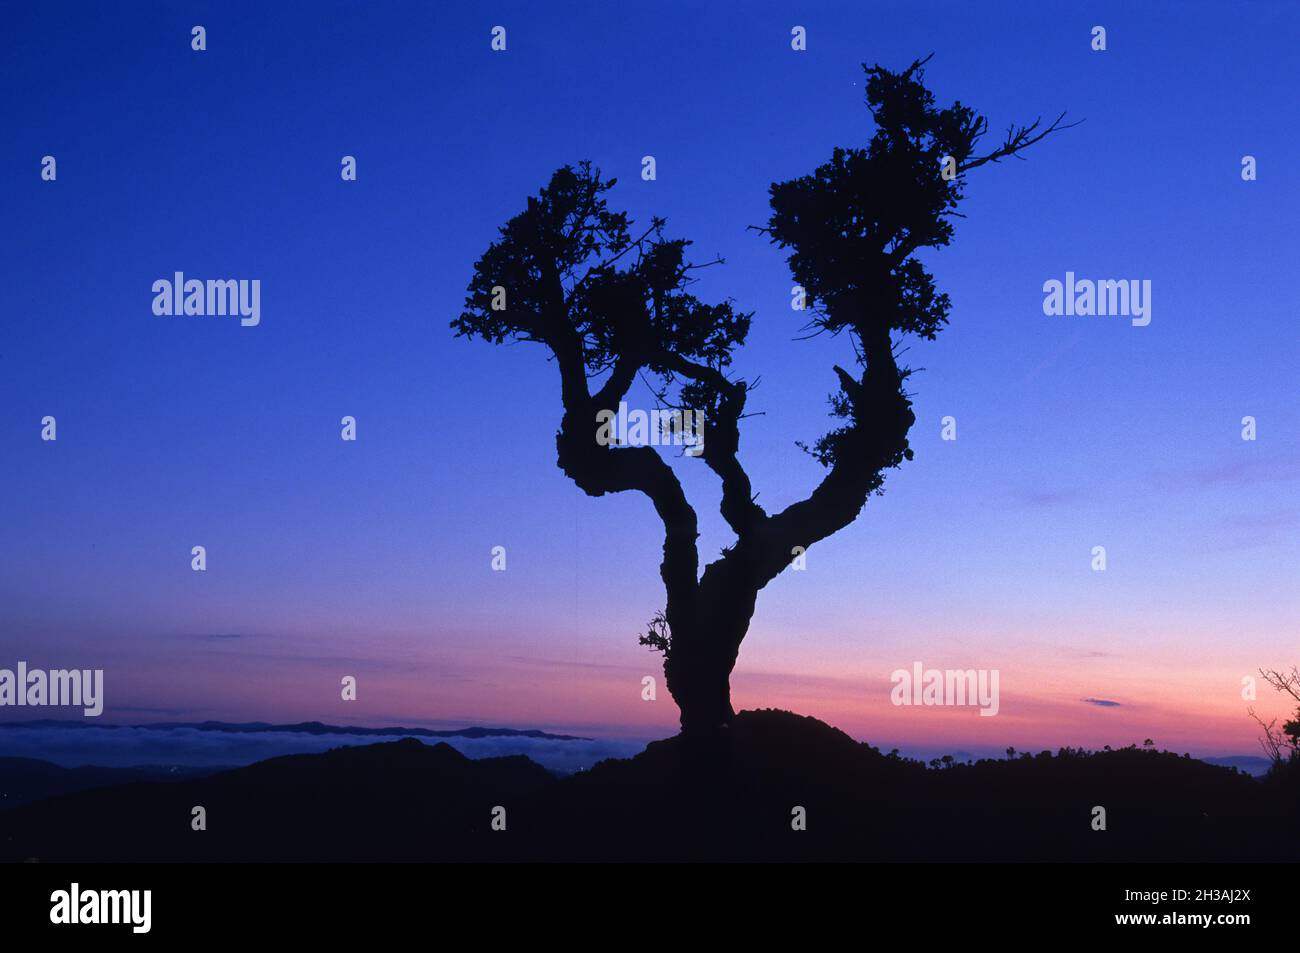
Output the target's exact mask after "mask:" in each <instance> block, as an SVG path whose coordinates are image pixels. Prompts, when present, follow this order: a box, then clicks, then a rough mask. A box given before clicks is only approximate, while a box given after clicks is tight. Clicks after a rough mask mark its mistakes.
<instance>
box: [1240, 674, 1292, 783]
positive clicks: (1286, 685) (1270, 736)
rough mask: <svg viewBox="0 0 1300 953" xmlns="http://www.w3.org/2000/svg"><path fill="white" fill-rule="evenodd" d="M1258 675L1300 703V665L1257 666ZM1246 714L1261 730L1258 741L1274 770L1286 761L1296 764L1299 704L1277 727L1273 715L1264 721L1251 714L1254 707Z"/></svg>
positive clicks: (1253, 713)
mask: <svg viewBox="0 0 1300 953" xmlns="http://www.w3.org/2000/svg"><path fill="white" fill-rule="evenodd" d="M1259 674H1260V677H1261V678H1263V679H1264V681H1266V682H1268V684H1269V685H1271V686H1272V687H1273V688H1275V689H1277V690H1278V691H1279V692H1282V693H1283V694H1285V695H1289V696H1290V697H1291V698H1292V699H1293V700H1294V701H1296V702H1300V668H1297V667H1295V666H1292V667H1291V671H1289V672H1283V671H1281V670H1277V671H1274V670H1270V669H1260V672H1259ZM1249 713H1250V716H1251V717H1252V718H1254V719H1255V721H1257V722H1258V723H1259V726H1260V727H1261V728H1263V729H1264V737H1263V738H1261V739H1260V740H1259V744H1260V747H1262V748H1263V749H1264V753H1265V754H1267V755H1268V758H1269V760H1270V761H1271V762H1273V769H1274V770H1275V771H1277V770H1280V769H1281V768H1282V766H1283V764H1284V763H1286V762H1291V763H1292V764H1296V763H1300V706H1297V708H1296V711H1295V715H1294V716H1293V717H1292V718H1291V720H1290V721H1284V722H1283V723H1282V727H1281V728H1278V726H1277V719H1276V718H1274V719H1271V720H1269V721H1267V722H1266V721H1264V719H1263V718H1261V717H1260V716H1259V715H1257V714H1255V709H1253V708H1251V709H1249Z"/></svg>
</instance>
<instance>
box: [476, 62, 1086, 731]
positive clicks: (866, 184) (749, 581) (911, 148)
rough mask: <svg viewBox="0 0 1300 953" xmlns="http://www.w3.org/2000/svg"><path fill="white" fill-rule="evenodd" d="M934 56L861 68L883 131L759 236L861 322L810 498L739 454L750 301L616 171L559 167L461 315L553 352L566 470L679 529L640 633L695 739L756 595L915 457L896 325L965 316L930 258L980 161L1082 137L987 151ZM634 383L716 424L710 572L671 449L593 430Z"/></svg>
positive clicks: (816, 176) (822, 306)
mask: <svg viewBox="0 0 1300 953" xmlns="http://www.w3.org/2000/svg"><path fill="white" fill-rule="evenodd" d="M925 62H926V61H925V60H921V61H918V62H915V63H913V64H912V65H911V66H910V67H908V68H907V69H906V70H903V71H902V72H891V71H889V70H886V69H884V68H882V67H879V66H875V67H870V68H867V67H864V69H865V71H866V78H867V84H866V96H867V106H868V108H869V109H870V111H871V114H872V116H873V118H874V119H875V126H876V128H875V133H874V135H873V136H872V137H871V139H870V141H869V143H868V145H867V146H866V148H855V149H836V150H834V152H833V153H832V155H831V159H830V161H829V162H827V163H826V164H825V165H822V166H820V167H818V168H817V169H816V170H814V171H813V172H812V173H811V174H809V175H806V176H803V177H801V178H798V179H794V180H792V181H789V182H782V183H779V184H774V185H773V186H772V188H771V207H772V215H771V218H770V220H769V222H768V224H767V226H766V227H764V228H761V229H759V231H760V232H763V233H764V234H766V235H767V236H768V237H769V238H770V240H771V241H772V242H774V243H776V244H777V245H778V246H780V247H781V248H783V249H786V250H788V251H789V257H788V261H789V264H790V268H791V270H792V272H793V273H794V277H795V279H796V281H798V282H799V284H800V285H802V286H803V288H804V289H805V291H806V295H807V304H808V308H809V311H810V313H811V315H812V322H811V323H812V325H813V327H814V328H815V329H816V330H818V331H825V332H829V333H831V334H841V333H847V334H848V335H849V336H850V337H851V339H852V342H853V345H854V353H855V355H856V362H857V364H856V367H855V368H854V369H853V370H852V371H848V370H845V369H844V368H841V367H839V366H836V367H834V368H833V370H834V372H835V375H836V378H837V379H838V391H837V392H836V393H835V394H834V395H833V396H832V398H831V407H832V412H833V415H834V416H835V417H836V418H837V419H839V420H840V421H842V423H841V424H840V425H839V426H837V427H836V428H835V429H833V430H831V431H830V432H829V433H827V434H825V435H824V436H822V437H821V438H820V439H818V440H817V441H816V442H815V443H814V444H813V445H812V446H811V447H808V448H805V449H808V451H809V452H810V453H811V454H812V455H813V456H814V457H815V458H816V459H817V460H818V461H819V462H820V463H821V464H822V465H823V466H825V467H826V468H827V473H826V475H825V477H824V478H823V479H822V481H821V482H820V484H819V485H818V486H817V487H816V488H815V489H814V490H813V491H812V493H811V494H810V495H809V496H808V497H807V498H806V499H804V500H801V501H799V502H796V503H794V504H793V505H791V506H788V507H786V508H785V509H783V510H781V511H780V512H776V513H768V512H766V511H765V510H764V508H763V507H762V506H760V505H759V503H758V502H757V496H756V494H755V493H754V490H753V487H752V486H751V484H750V478H749V475H748V474H747V473H746V471H745V468H744V467H743V466H742V465H741V462H740V459H739V445H740V429H739V424H740V421H741V419H742V418H743V417H744V416H745V408H746V400H747V398H748V395H749V392H750V390H751V389H752V384H751V383H749V382H747V381H745V380H743V379H739V378H736V377H734V376H732V375H731V374H730V373H729V367H730V364H731V359H732V353H733V351H734V350H735V349H736V348H738V347H740V346H741V345H743V344H744V342H745V338H746V335H747V334H748V332H749V328H750V321H751V318H752V313H746V312H741V311H737V310H735V309H734V308H733V307H732V305H731V304H730V303H729V302H723V303H721V304H707V303H705V302H703V301H701V300H699V299H698V298H697V297H695V296H694V295H693V294H692V293H691V291H690V287H691V285H692V284H693V283H694V281H695V272H696V270H697V269H698V268H701V267H706V266H708V265H712V264H718V263H720V261H712V262H705V263H694V262H692V261H690V260H689V259H688V257H687V254H686V253H687V249H688V247H689V245H690V244H691V243H690V242H689V241H686V240H683V239H680V238H669V237H667V236H666V235H665V233H664V227H665V222H664V220H662V219H659V218H655V219H652V220H651V222H650V224H649V226H648V227H647V228H645V229H644V230H642V231H640V232H634V231H633V228H632V225H633V223H632V222H631V221H630V220H629V218H628V216H627V215H626V214H625V213H622V212H617V211H613V210H611V209H610V208H609V205H608V202H607V199H606V194H607V193H608V191H609V189H610V188H611V187H612V186H613V185H614V180H612V179H604V178H602V177H601V174H600V172H599V171H598V170H596V169H594V168H593V167H592V166H591V165H590V163H587V162H583V163H580V164H578V165H577V166H576V167H572V166H565V167H564V168H561V169H559V170H558V171H556V172H555V173H554V175H552V176H551V180H550V182H549V184H548V185H547V186H546V187H545V188H543V189H542V190H541V191H540V192H539V193H538V194H537V195H536V196H534V197H531V198H529V200H528V204H527V207H526V208H525V209H524V211H523V212H521V213H519V214H518V215H516V216H515V217H513V218H511V219H510V220H509V221H508V222H507V223H506V224H505V225H504V226H503V227H502V228H501V229H500V235H499V237H498V238H497V240H496V241H494V242H493V243H492V244H491V245H490V246H489V247H488V249H487V251H486V252H485V253H484V254H483V256H482V257H481V258H480V259H479V260H478V262H477V263H476V264H475V266H474V275H473V279H472V280H471V282H470V285H469V291H468V294H467V296H466V302H465V310H464V312H463V313H462V314H461V316H460V317H459V318H458V319H456V320H455V321H453V322H452V327H453V328H454V329H455V330H456V332H457V335H458V336H469V337H480V338H483V339H484V340H487V341H491V342H493V343H496V344H501V343H504V342H507V341H511V342H513V341H533V342H537V343H541V344H543V345H545V346H546V347H547V348H548V349H549V351H550V352H551V354H552V355H553V356H554V359H555V362H556V365H557V367H558V369H559V373H560V386H561V398H562V401H563V406H564V413H563V416H562V418H561V421H560V428H559V432H558V433H557V435H556V450H557V455H558V463H559V466H560V468H561V469H562V470H563V471H564V472H565V473H566V474H567V475H568V476H569V477H570V478H571V479H572V480H573V481H574V483H576V484H577V485H578V487H580V488H581V489H582V490H583V491H584V492H586V493H587V494H589V495H591V496H602V495H604V494H606V493H618V492H623V491H627V490H635V491H639V492H641V493H643V494H645V495H646V496H647V497H648V498H649V499H650V502H651V503H652V504H653V506H654V508H655V511H656V513H657V514H658V516H659V518H660V520H661V521H662V522H663V527H664V546H663V561H662V563H661V566H660V575H661V576H662V577H663V582H664V586H665V589H666V593H667V602H666V605H665V607H664V609H663V611H662V612H661V613H659V614H657V615H656V616H655V618H654V619H653V620H652V621H651V624H650V627H649V629H650V630H649V632H648V633H647V634H646V635H644V636H643V637H642V639H641V641H642V642H643V644H646V645H649V646H651V647H652V648H655V649H658V650H660V651H662V652H663V654H664V674H665V678H666V681H667V685H668V688H669V691H670V692H671V693H672V696H673V698H674V700H675V701H676V702H677V704H678V707H679V708H680V710H681V723H682V728H683V729H685V730H688V729H692V728H696V727H713V726H718V725H723V724H726V723H728V722H729V721H730V720H731V719H732V717H733V711H732V707H731V693H730V683H729V682H730V675H731V671H732V668H733V667H734V665H735V662H736V655H737V652H738V650H739V648H740V643H741V641H742V640H743V639H744V637H745V633H746V632H747V631H748V628H749V624H750V619H751V618H752V616H753V613H754V607H755V602H756V600H757V596H758V592H759V590H761V589H762V588H763V587H764V586H766V585H767V584H768V583H769V582H770V581H771V580H772V579H773V578H774V577H776V576H777V575H778V574H779V573H780V572H781V571H782V570H783V569H785V568H786V567H787V566H788V565H789V564H790V563H791V560H792V557H793V556H794V555H795V554H796V553H798V552H800V551H802V550H804V549H807V547H809V546H811V545H812V544H813V543H815V542H817V541H818V540H821V539H824V538H826V537H827V536H830V535H831V534H833V533H835V532H837V531H838V530H840V529H843V528H844V527H845V526H848V525H849V524H850V523H852V522H853V520H854V519H856V518H857V516H858V514H859V512H860V511H861V509H862V507H863V505H864V504H865V503H866V501H867V499H868V497H869V496H870V495H871V494H872V493H876V492H879V491H880V489H881V487H882V485H883V483H884V473H885V471H886V470H888V469H890V468H892V467H897V466H898V465H899V464H900V463H901V462H902V461H903V460H905V459H910V458H911V456H912V451H911V450H910V449H909V447H908V440H907V434H908V430H909V429H910V428H911V426H912V423H913V421H914V419H915V418H914V416H913V414H912V408H911V402H910V400H909V399H908V395H907V394H906V392H905V391H904V382H905V380H906V379H907V377H908V374H909V370H908V369H907V368H904V367H900V366H899V364H898V363H897V360H896V351H895V348H896V346H897V341H896V337H897V338H901V337H902V336H903V335H906V334H912V335H916V336H917V337H920V338H924V339H927V340H930V339H933V338H934V336H935V335H936V334H937V333H938V332H939V330H940V329H941V328H942V327H943V325H944V324H945V323H946V322H947V319H948V311H949V300H948V296H947V295H945V294H939V293H937V292H936V291H935V287H934V280H933V278H932V276H931V275H930V273H929V272H928V271H926V269H925V267H924V266H923V265H922V264H921V263H920V261H919V260H917V258H915V257H914V256H915V253H916V252H918V251H920V250H921V249H923V248H939V247H942V246H944V245H947V244H948V243H949V241H950V240H951V238H952V231H953V230H952V222H951V219H952V217H953V216H955V215H957V207H958V204H959V203H960V201H961V199H962V196H963V193H964V190H965V185H966V173H968V172H969V171H970V170H972V169H974V168H977V167H979V166H982V165H985V164H988V163H994V162H997V161H999V160H1000V159H1003V158H1006V157H1008V156H1017V155H1019V153H1020V152H1022V151H1023V150H1024V149H1026V148H1027V147H1029V146H1031V145H1033V144H1034V143H1036V142H1038V141H1039V140H1041V139H1042V138H1043V137H1045V136H1047V135H1048V134H1050V133H1052V132H1054V131H1056V130H1057V129H1060V128H1064V127H1063V126H1062V125H1061V117H1058V119H1057V120H1056V121H1055V122H1053V123H1052V124H1050V125H1048V126H1046V127H1045V128H1040V124H1039V122H1038V121H1035V122H1034V123H1033V124H1031V125H1029V126H1024V127H1019V128H1017V127H1013V128H1011V129H1010V130H1008V132H1007V135H1006V137H1005V139H1004V140H1003V142H1002V143H1001V144H1000V145H999V146H997V147H996V148H994V149H992V150H991V151H989V152H987V153H984V154H981V155H977V154H976V152H975V150H976V147H977V144H978V143H979V141H980V140H981V138H982V137H983V136H984V134H985V132H986V131H987V129H988V123H987V121H986V120H985V119H984V118H983V117H982V116H980V115H978V114H977V113H975V112H974V110H972V109H970V108H969V107H966V106H963V105H961V104H960V103H955V104H953V105H951V106H948V107H947V108H943V109H939V108H937V107H936V106H935V102H934V97H933V96H932V94H931V93H930V92H929V90H928V89H926V87H925V85H924V83H923V66H924V63H925ZM945 168H946V170H947V172H948V173H949V174H948V175H945V174H944V172H945ZM638 377H641V378H642V379H644V380H647V381H648V382H649V383H650V384H651V387H652V389H653V390H654V393H655V395H656V397H657V399H658V400H659V401H660V403H661V404H663V405H664V406H667V407H674V408H679V409H680V408H691V409H694V410H697V411H699V410H702V411H703V412H704V415H705V421H706V427H707V439H706V440H705V441H704V442H703V443H704V446H703V450H702V453H700V459H702V460H703V461H704V463H705V465H707V466H708V467H709V469H710V470H712V471H713V472H714V473H715V474H716V475H717V477H718V479H719V480H720V481H721V484H722V503H721V512H722V516H723V517H724V518H725V520H726V521H727V523H728V525H729V526H730V528H731V529H732V531H733V532H734V533H735V537H736V540H735V543H734V544H733V545H732V546H730V547H729V548H727V549H725V550H723V552H722V554H721V557H720V558H718V559H716V560H714V561H713V562H711V563H709V564H708V565H707V566H705V567H704V569H703V571H702V572H701V569H700V557H699V553H698V551H697V547H696V541H697V537H698V535H699V534H698V530H697V521H696V513H695V510H694V509H693V508H692V507H691V505H690V503H689V502H688V501H687V499H686V496H685V494H684V493H683V490H682V486H681V483H680V482H679V481H678V479H677V476H676V474H675V473H674V471H673V469H672V467H671V466H670V465H669V464H668V463H667V462H666V461H665V460H664V459H663V457H661V456H660V454H659V452H658V451H657V450H655V449H654V448H653V447H650V446H639V447H635V446H621V447H610V446H602V445H601V444H600V443H599V442H598V441H597V440H596V439H595V435H596V420H597V416H596V415H597V413H598V412H599V411H602V410H612V409H614V408H616V407H617V406H618V404H619V402H620V401H621V400H623V398H624V397H625V396H626V395H627V393H628V390H629V388H630V387H631V386H632V384H633V383H634V382H635V381H636V380H637V378H638Z"/></svg>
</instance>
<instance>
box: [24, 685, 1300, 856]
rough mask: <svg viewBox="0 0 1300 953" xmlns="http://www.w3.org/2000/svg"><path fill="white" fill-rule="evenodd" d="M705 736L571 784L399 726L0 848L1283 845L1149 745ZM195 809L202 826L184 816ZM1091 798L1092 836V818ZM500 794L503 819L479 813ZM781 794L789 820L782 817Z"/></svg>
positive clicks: (1287, 809)
mask: <svg viewBox="0 0 1300 953" xmlns="http://www.w3.org/2000/svg"><path fill="white" fill-rule="evenodd" d="M705 737H706V738H707V740H705V741H691V740H689V736H677V737H674V738H670V739H667V740H665V741H658V742H654V743H652V744H650V745H649V746H648V747H647V748H646V750H645V751H644V752H642V753H641V754H639V755H637V756H636V757H634V758H630V759H623V760H608V761H604V762H601V763H600V764H598V765H596V766H595V767H594V768H593V769H592V770H590V771H587V772H582V773H579V774H577V775H573V776H571V777H568V778H557V777H556V776H554V775H552V774H550V773H548V772H547V771H546V770H544V769H543V768H541V767H540V766H539V765H537V764H535V763H534V762H532V761H530V760H528V759H527V758H524V757H521V756H515V757H508V758H488V759H483V760H478V761H474V760H470V759H468V758H466V757H464V756H463V755H461V754H460V753H458V752H457V751H456V750H454V749H453V748H451V747H450V746H449V745H447V744H442V743H440V744H436V745H432V746H430V745H426V744H424V743H422V742H419V741H415V740H413V739H405V740H402V741H395V742H389V743H381V744H374V745H365V746H361V747H352V748H339V749H335V750H332V751H329V752H327V753H324V754H309V755H291V756H287V757H281V758H273V759H271V760H269V761H264V762H260V763H258V764H255V765H251V766H249V767H246V768H240V769H237V770H233V771H227V772H223V773H220V774H215V775H211V776H209V777H204V778H199V779H195V780H189V781H180V782H176V783H171V784H160V783H153V782H150V783H132V784H127V785H122V786H118V787H112V788H106V789H101V790H97V791H86V792H81V793H75V794H69V795H66V796H62V797H57V798H53V799H51V800H47V801H44V802H41V803H37V804H31V805H28V806H26V807H20V808H17V809H15V810H11V811H6V812H4V813H0V858H3V859H5V860H11V861H12V860H22V859H27V858H36V859H39V860H42V861H60V860H91V861H95V860H125V861H236V860H249V861H290V860H305V861H316V860H320V861H324V860H411V861H416V860H524V859H555V860H670V859H753V860H801V859H805V860H806V859H826V860H1098V861H1101V860H1152V861H1156V860H1180V861H1181V860H1297V859H1300V819H1298V815H1300V812H1297V811H1296V807H1297V789H1296V787H1295V785H1294V784H1290V785H1289V786H1284V785H1282V784H1280V783H1279V784H1270V783H1264V782H1260V781H1257V780H1254V779H1252V778H1250V777H1248V776H1246V775H1244V774H1240V773H1237V772H1235V771H1233V770H1230V769H1227V768H1222V767H1216V766H1213V765H1208V764H1205V763H1203V762H1200V761H1196V760H1193V759H1191V758H1186V757H1181V756H1178V755H1174V754H1169V753H1165V752H1156V751H1150V750H1139V749H1136V748H1131V749H1124V750H1120V751H1109V752H1099V753H1086V752H1080V751H1073V750H1070V749H1064V750H1062V751H1061V752H1058V753H1057V754H1055V755H1052V754H1049V753H1047V752H1043V753H1042V754H1039V755H1035V756H1033V757H1018V758H1016V759H1014V760H1001V761H981V762H977V763H975V764H973V765H955V766H953V767H950V768H945V769H939V770H936V769H927V768H926V767H925V766H924V765H922V764H920V763H919V762H915V761H910V760H907V759H903V758H899V757H897V756H896V755H886V754H882V753H881V752H880V751H878V750H877V749H875V748H873V747H871V746H870V745H866V744H862V743H859V742H856V741H854V740H853V739H852V738H850V737H849V736H848V735H845V734H844V733H843V732H841V731H838V730H837V729H835V728H832V727H830V726H829V725H826V724H824V723H822V722H819V721H817V720H815V719H812V718H804V717H801V716H798V715H792V714H790V713H788V712H780V711H771V710H764V711H754V712H742V713H740V714H739V715H738V716H737V717H736V720H735V722H734V723H733V725H732V726H731V727H730V728H728V729H725V730H724V731H722V732H719V733H717V734H715V735H710V736H705ZM195 805H202V806H203V807H205V808H206V810H207V821H208V829H207V830H206V831H201V832H196V831H193V830H191V829H190V817H191V814H190V812H191V808H192V807H193V806H195ZM1096 805H1100V806H1102V807H1105V809H1106V812H1107V828H1108V829H1107V830H1105V831H1094V830H1093V829H1092V826H1091V820H1092V809H1093V807H1094V806H1096ZM498 806H499V807H503V808H505V811H506V822H507V824H506V830H504V831H494V830H492V827H491V822H492V811H493V809H494V808H496V807H498ZM796 806H797V807H802V808H804V810H805V811H806V815H807V830H804V831H794V830H792V829H791V818H792V810H793V809H794V808H795V807H796Z"/></svg>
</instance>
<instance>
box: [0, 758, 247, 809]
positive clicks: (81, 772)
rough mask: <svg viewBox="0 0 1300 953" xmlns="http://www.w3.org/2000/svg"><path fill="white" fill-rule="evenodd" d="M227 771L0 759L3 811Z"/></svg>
mask: <svg viewBox="0 0 1300 953" xmlns="http://www.w3.org/2000/svg"><path fill="white" fill-rule="evenodd" d="M222 770H225V769H224V768H189V767H178V766H173V765H149V766H140V767H131V768H102V767H94V766H87V767H79V768H63V767H60V766H59V765H57V764H51V763H50V762H49V761H41V760H39V759H37V758H0V810H6V809H8V808H13V807H18V806H20V805H23V804H28V803H31V802H33V801H40V800H44V799H45V798H49V797H55V796H56V795H59V794H70V793H72V792H74V791H85V790H89V789H91V788H103V787H108V786H110V785H113V784H129V783H131V782H132V781H169V782H174V781H180V780H183V779H186V778H196V777H200V776H202V775H205V774H212V773H214V772H216V771H222Z"/></svg>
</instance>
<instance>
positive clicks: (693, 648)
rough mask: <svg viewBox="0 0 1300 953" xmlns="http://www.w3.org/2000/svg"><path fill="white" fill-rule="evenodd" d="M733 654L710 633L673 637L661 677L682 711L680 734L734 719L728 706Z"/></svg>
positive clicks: (720, 640)
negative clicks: (670, 650)
mask: <svg viewBox="0 0 1300 953" xmlns="http://www.w3.org/2000/svg"><path fill="white" fill-rule="evenodd" d="M735 664H736V654H735V652H729V651H727V648H726V640H725V639H722V638H719V637H718V636H716V635H714V634H712V633H710V634H707V635H706V634H703V633H699V632H692V633H690V635H689V636H687V637H686V638H682V637H681V635H679V634H678V633H674V634H673V648H672V652H671V653H670V654H669V656H668V658H667V659H666V660H665V661H664V678H665V681H666V682H667V684H668V691H669V692H671V693H672V696H673V701H674V702H676V703H677V707H678V709H679V710H680V711H681V725H682V731H683V732H688V731H689V732H692V733H695V732H699V731H707V730H714V729H717V728H721V727H725V726H726V725H729V724H730V723H731V721H732V719H733V718H735V717H736V713H735V711H734V710H733V709H732V707H731V670H732V668H733V667H735Z"/></svg>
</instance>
